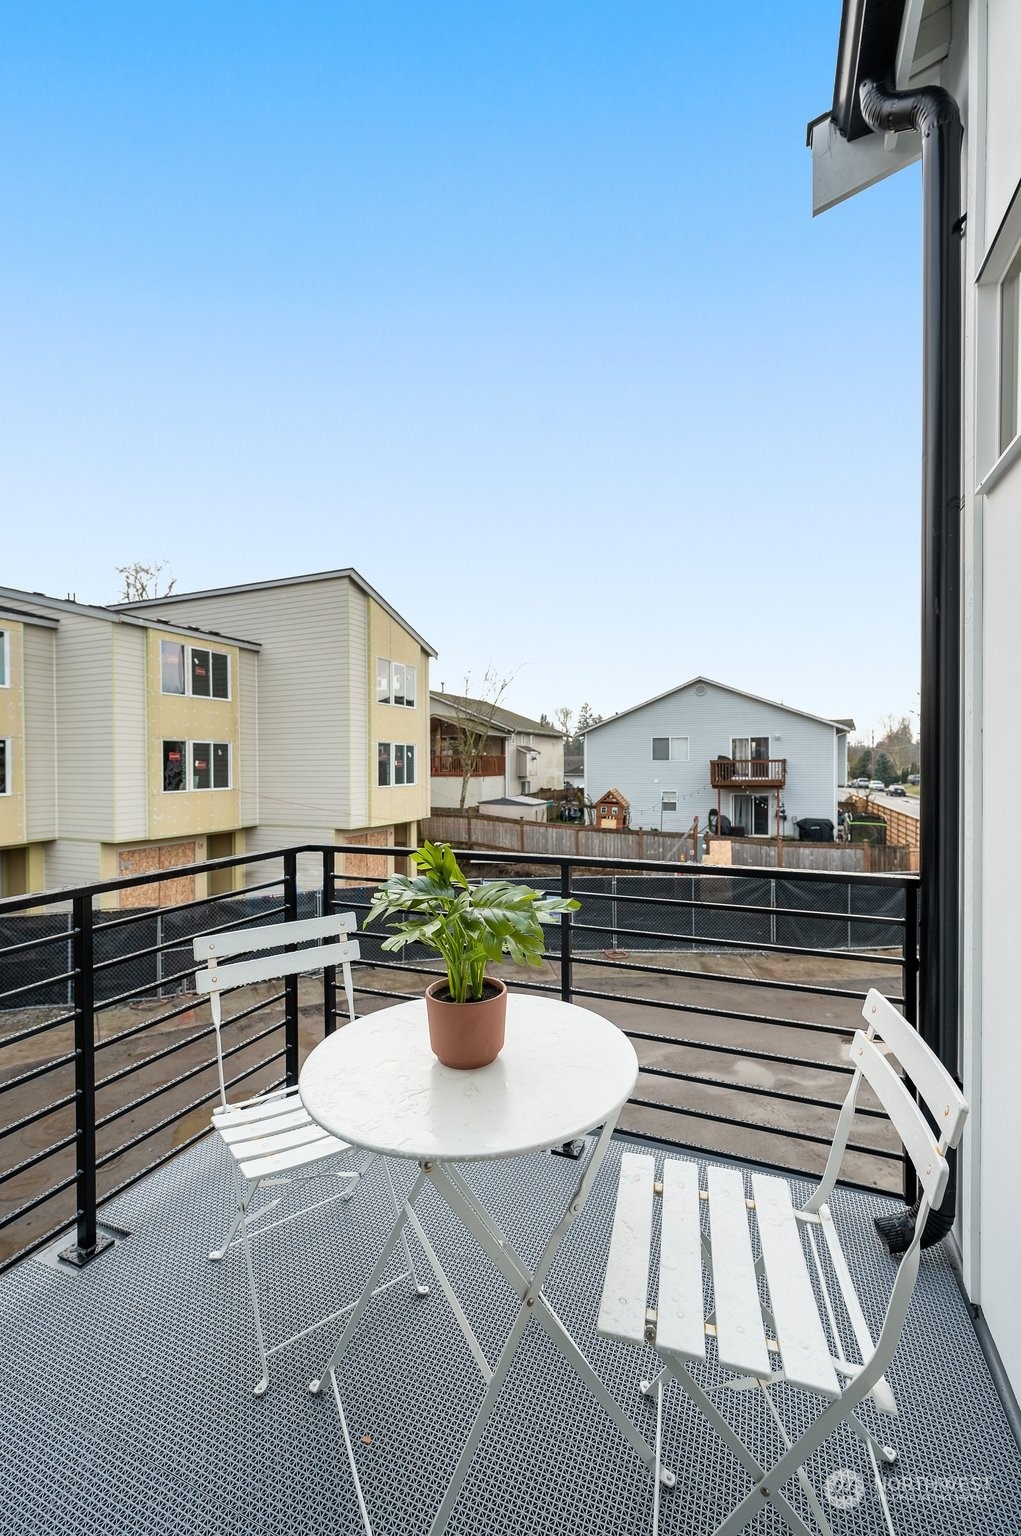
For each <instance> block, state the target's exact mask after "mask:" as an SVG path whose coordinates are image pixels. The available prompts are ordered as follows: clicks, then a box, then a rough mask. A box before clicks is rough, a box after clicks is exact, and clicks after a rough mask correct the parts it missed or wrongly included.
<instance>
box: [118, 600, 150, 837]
mask: <svg viewBox="0 0 1021 1536" xmlns="http://www.w3.org/2000/svg"><path fill="white" fill-rule="evenodd" d="M108 627H109V629H110V633H111V637H112V641H113V730H114V742H115V761H114V775H115V778H114V832H113V841H114V842H118V843H120V842H127V841H130V840H132V839H137V838H145V837H147V836H148V834H149V794H148V782H147V766H148V761H147V732H148V721H147V719H146V686H145V684H146V678H145V652H146V638H147V632H146V631H145V630H144V629H138V628H136V627H135V626H134V625H128V624H113V625H110V626H108Z"/></svg>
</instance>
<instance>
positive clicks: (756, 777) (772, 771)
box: [709, 757, 787, 789]
mask: <svg viewBox="0 0 1021 1536" xmlns="http://www.w3.org/2000/svg"><path fill="white" fill-rule="evenodd" d="M709 782H710V784H711V785H712V787H713V789H783V787H784V785H785V784H786V782H787V759H786V758H785V757H768V758H766V757H714V758H712V759H711V761H710V763H709Z"/></svg>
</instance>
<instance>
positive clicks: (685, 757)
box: [652, 736, 691, 763]
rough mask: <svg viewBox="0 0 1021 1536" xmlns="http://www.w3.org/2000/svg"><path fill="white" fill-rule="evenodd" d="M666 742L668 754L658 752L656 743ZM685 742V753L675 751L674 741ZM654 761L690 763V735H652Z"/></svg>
mask: <svg viewBox="0 0 1021 1536" xmlns="http://www.w3.org/2000/svg"><path fill="white" fill-rule="evenodd" d="M661 741H665V742H666V756H665V757H664V755H663V754H662V753H657V752H656V743H657V742H661ZM675 742H678V743H679V742H683V743H684V751H683V753H682V752H680V751H678V752H677V753H676V754H675V752H674V743H675ZM652 761H653V762H654V763H690V762H691V737H690V736H653V737H652Z"/></svg>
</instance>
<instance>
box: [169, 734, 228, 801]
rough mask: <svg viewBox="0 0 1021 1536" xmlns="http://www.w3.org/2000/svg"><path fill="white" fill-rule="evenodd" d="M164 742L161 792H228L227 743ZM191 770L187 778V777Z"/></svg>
mask: <svg viewBox="0 0 1021 1536" xmlns="http://www.w3.org/2000/svg"><path fill="white" fill-rule="evenodd" d="M188 747H189V743H188V742H185V741H165V742H164V743H163V788H164V789H165V790H170V791H176V790H183V789H230V742H229V741H193V742H191V743H190V747H191V750H190V752H189V750H188ZM189 769H190V777H189Z"/></svg>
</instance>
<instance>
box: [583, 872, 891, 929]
mask: <svg viewBox="0 0 1021 1536" xmlns="http://www.w3.org/2000/svg"><path fill="white" fill-rule="evenodd" d="M634 878H635V879H636V880H640V879H641V878H642V877H641V875H635V876H634ZM688 878H689V877H688V876H687V875H677V879H678V880H686V879H688ZM756 878H758V879H760V880H762V881H763V882H764V883H768V882H769V881H770V880H771V878H772V877H771V876H769V875H762V874H759V875H758V876H757V877H756ZM833 883H834V884H835V885H843V883H844V877H843V876H842V875H841V877H840V878H839V879H838V880H835V881H834V882H833ZM573 889H574V892H575V894H576V895H577V896H578V898H579V900H580V899H581V897H582V896H588V897H589V898H590V900H592V901H616V902H620V903H624V902H634V904H635V905H636V906H642V905H645V906H653V907H684V908H687V909H689V910H691V911H695V912H750V913H752V914H753V915H755V914H758V915H759V916H761V917H770V916H773V917H825V918H828V919H829V920H830V921H831V922H838V923H846V922H847V921H848V919H850V921H851V922H859V923H891V924H893V923H897V924H899V925H900V926H901V927H903V926H904V918H903V917H897V916H893V917H891V916H887V915H881V914H879V913H877V914H876V915H875V916H872V915H870V914H868V913H864V912H848V911H847V910H846V908H845V909H844V911H842V912H835V911H830V910H829V909H828V908H822V907H819V908H816V907H779V906H774V905H773V904H772V903H771V902H768V901H764V902H746V903H739V902H736V901H700V900H699V899H698V897H695V896H643V895H641V894H640V893H635V894H634V895H632V893H631V892H630V891H586V890H585V888H584V886H582V885H580V884H578V883H575V885H574V887H573Z"/></svg>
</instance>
